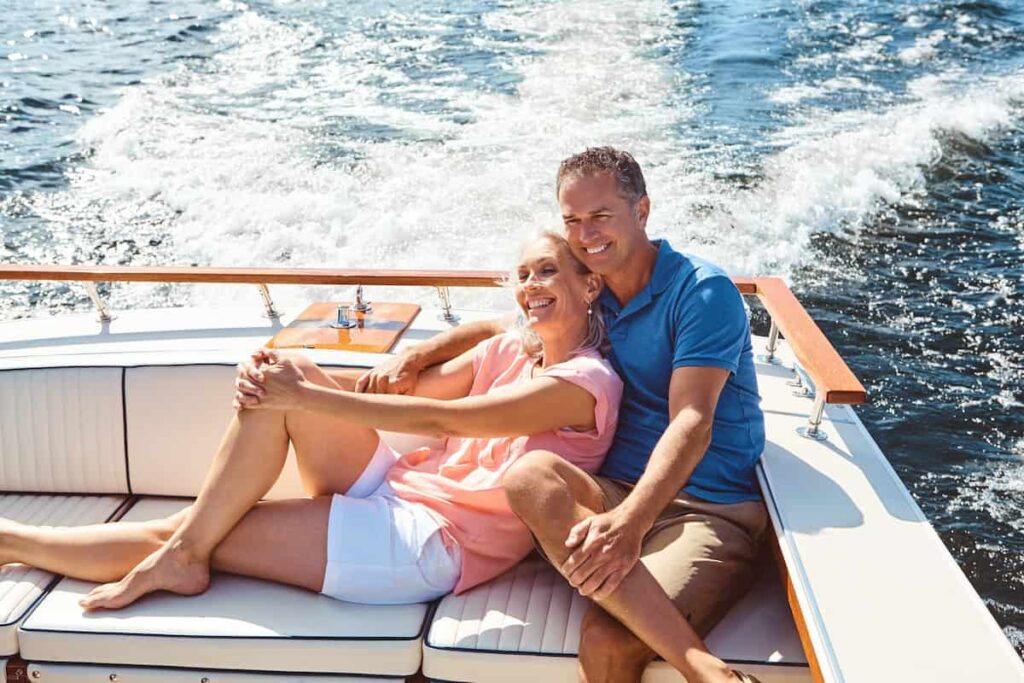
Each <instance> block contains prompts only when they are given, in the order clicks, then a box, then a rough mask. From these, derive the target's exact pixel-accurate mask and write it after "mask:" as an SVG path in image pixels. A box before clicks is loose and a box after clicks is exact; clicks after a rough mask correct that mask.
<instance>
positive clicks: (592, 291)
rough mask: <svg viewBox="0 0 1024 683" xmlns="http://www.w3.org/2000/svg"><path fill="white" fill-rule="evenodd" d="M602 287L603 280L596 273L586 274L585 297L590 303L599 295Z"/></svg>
mask: <svg viewBox="0 0 1024 683" xmlns="http://www.w3.org/2000/svg"><path fill="white" fill-rule="evenodd" d="M603 287H604V280H603V279H602V278H601V276H600V275H598V274H597V273H588V274H587V297H588V299H589V300H590V302H591V303H593V302H594V301H595V300H596V299H597V295H598V294H600V293H601V289H602V288H603Z"/></svg>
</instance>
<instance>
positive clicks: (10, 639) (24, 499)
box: [0, 494, 125, 655]
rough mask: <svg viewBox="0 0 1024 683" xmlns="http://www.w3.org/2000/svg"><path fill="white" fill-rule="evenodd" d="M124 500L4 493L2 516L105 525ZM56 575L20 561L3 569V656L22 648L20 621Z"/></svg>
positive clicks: (0, 504) (0, 573) (0, 619)
mask: <svg viewBox="0 0 1024 683" xmlns="http://www.w3.org/2000/svg"><path fill="white" fill-rule="evenodd" d="M124 500H125V499H124V497H122V496H74V495H68V496H46V495H31V494H5V495H0V517H2V518H4V519H11V520H14V521H16V522H22V523H25V524H40V525H45V526H79V525H83V524H101V523H103V522H105V521H106V520H107V519H109V518H110V516H111V515H113V514H114V512H115V511H116V510H117V509H118V507H119V506H120V505H121V504H122V503H123V502H124ZM54 578H55V577H54V575H53V574H51V573H49V572H44V571H42V570H39V569H33V568H32V567H26V566H25V565H20V564H7V565H4V566H3V567H2V568H0V655H12V654H14V653H16V652H17V651H18V638H17V627H18V623H19V622H20V621H21V619H22V618H23V617H24V616H25V613H26V612H27V611H28V610H29V608H30V607H32V605H33V604H34V603H35V602H36V600H38V598H39V596H40V595H42V594H43V591H44V590H46V587H47V586H49V585H50V583H52V582H53V580H54Z"/></svg>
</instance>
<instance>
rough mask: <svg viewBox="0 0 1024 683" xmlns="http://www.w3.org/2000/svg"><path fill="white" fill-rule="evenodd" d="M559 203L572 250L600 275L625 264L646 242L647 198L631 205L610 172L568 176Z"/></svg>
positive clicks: (609, 272) (626, 266) (625, 265)
mask: <svg viewBox="0 0 1024 683" xmlns="http://www.w3.org/2000/svg"><path fill="white" fill-rule="evenodd" d="M558 204H559V206H560V207H561V209H562V221H563V223H564V224H565V232H566V237H568V239H569V246H570V247H572V250H573V253H574V254H576V257H577V258H579V259H580V260H581V261H583V263H585V264H586V265H587V267H588V268H590V269H591V270H592V271H594V272H595V273H597V274H599V275H613V274H615V273H616V272H617V271H619V270H621V269H624V268H628V267H629V263H630V257H631V256H632V255H633V254H635V253H639V252H638V250H639V249H641V248H642V247H643V246H644V245H646V244H647V233H646V232H645V227H646V224H647V212H648V210H649V207H650V202H649V200H648V199H647V197H643V198H641V199H640V200H639V201H638V202H637V204H636V206H635V207H631V206H630V205H629V202H628V201H627V200H626V199H625V198H623V197H622V195H621V194H620V193H619V187H618V184H617V183H616V182H615V178H614V177H613V176H612V175H611V174H610V173H599V174H596V175H591V176H584V177H581V178H571V179H569V180H567V181H566V182H565V183H564V184H563V185H562V188H561V190H559V192H558Z"/></svg>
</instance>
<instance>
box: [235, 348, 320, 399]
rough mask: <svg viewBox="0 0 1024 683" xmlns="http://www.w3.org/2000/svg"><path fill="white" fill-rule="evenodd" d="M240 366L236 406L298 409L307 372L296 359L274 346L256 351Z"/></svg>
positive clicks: (237, 379) (236, 387)
mask: <svg viewBox="0 0 1024 683" xmlns="http://www.w3.org/2000/svg"><path fill="white" fill-rule="evenodd" d="M250 358H251V360H249V361H243V362H241V363H239V364H238V366H237V371H238V372H237V375H236V377H235V398H234V401H233V405H234V408H235V410H257V409H262V410H296V409H298V408H300V407H301V405H300V404H301V397H302V387H303V383H304V382H305V381H306V376H305V375H304V374H303V373H302V370H301V369H300V368H299V366H298V365H296V363H295V361H294V360H292V359H291V358H289V357H287V356H283V355H281V354H280V353H278V352H277V351H274V350H272V349H259V350H258V351H255V352H253V354H252V356H251V357H250Z"/></svg>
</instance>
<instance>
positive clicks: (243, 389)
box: [233, 349, 278, 410]
mask: <svg viewBox="0 0 1024 683" xmlns="http://www.w3.org/2000/svg"><path fill="white" fill-rule="evenodd" d="M277 361H278V355H277V352H276V351H272V350H270V349H256V350H255V351H253V352H252V355H251V356H250V360H248V361H242V362H241V363H239V364H238V365H237V367H236V368H235V369H236V371H237V372H236V375H235V400H234V404H233V405H234V408H235V410H242V409H244V408H255V407H256V406H257V405H258V404H259V402H260V398H261V397H262V396H263V395H264V394H265V393H266V388H265V387H264V386H263V370H264V368H265V367H266V366H267V365H268V364H272V363H276V362H277Z"/></svg>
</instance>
